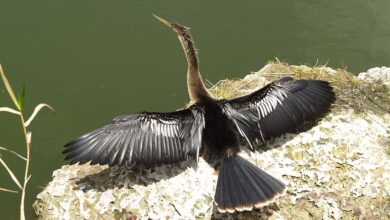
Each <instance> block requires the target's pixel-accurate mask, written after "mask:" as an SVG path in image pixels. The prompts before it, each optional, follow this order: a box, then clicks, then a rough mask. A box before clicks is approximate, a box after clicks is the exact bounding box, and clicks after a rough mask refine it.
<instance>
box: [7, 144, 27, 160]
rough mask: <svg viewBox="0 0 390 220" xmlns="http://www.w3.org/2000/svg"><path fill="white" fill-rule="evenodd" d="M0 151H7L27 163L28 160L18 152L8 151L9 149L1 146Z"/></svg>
mask: <svg viewBox="0 0 390 220" xmlns="http://www.w3.org/2000/svg"><path fill="white" fill-rule="evenodd" d="M0 150H4V151H7V152H9V153H11V154H14V155H15V156H17V157H19V158H20V159H23V160H25V161H27V159H26V158H25V157H23V156H22V155H20V154H18V153H16V152H15V151H13V150H8V149H7V148H5V147H1V146H0Z"/></svg>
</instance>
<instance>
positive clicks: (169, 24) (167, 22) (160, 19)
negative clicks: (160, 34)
mask: <svg viewBox="0 0 390 220" xmlns="http://www.w3.org/2000/svg"><path fill="white" fill-rule="evenodd" d="M153 16H154V17H155V18H157V20H159V21H161V22H162V23H163V24H165V25H166V26H168V27H169V28H171V27H172V24H171V23H170V22H169V21H166V20H164V19H162V18H160V17H159V16H157V15H153Z"/></svg>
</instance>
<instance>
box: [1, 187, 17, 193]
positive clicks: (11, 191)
mask: <svg viewBox="0 0 390 220" xmlns="http://www.w3.org/2000/svg"><path fill="white" fill-rule="evenodd" d="M0 191H4V192H10V193H18V191H15V190H10V189H5V188H1V187H0Z"/></svg>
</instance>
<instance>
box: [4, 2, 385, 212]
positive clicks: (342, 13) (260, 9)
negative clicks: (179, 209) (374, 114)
mask: <svg viewBox="0 0 390 220" xmlns="http://www.w3.org/2000/svg"><path fill="white" fill-rule="evenodd" d="M389 9H390V2H389V1H386V0H378V1H364V0H355V1H348V2H346V1H342V2H340V1H336V0H330V1H326V2H322V1H311V2H290V1H245V2H236V1H212V2H207V1H196V2H188V1H179V0H175V1H169V2H168V1H153V2H152V1H129V0H127V1H110V2H109V1H102V0H87V1H75V0H67V1H49V0H38V1H12V0H2V1H0V27H1V29H0V62H1V63H2V64H3V67H4V69H5V71H6V73H7V75H8V76H9V79H10V81H11V82H12V83H13V84H14V87H15V89H16V90H19V89H20V88H21V87H22V85H23V83H26V85H27V97H26V98H27V103H26V109H27V113H28V114H31V112H32V108H33V106H34V105H35V104H38V103H40V102H47V103H49V104H51V105H52V106H53V107H54V108H55V109H56V114H55V115H54V116H53V115H52V114H51V113H49V112H47V111H43V112H42V114H40V115H39V116H38V118H37V120H36V121H34V122H33V125H32V126H31V130H32V131H33V150H32V167H31V168H32V179H31V182H30V184H29V188H28V194H27V200H26V208H29V207H31V204H32V203H33V201H34V199H35V196H36V194H37V193H38V192H39V191H40V190H41V187H44V186H45V185H46V184H47V183H48V181H50V179H51V175H52V172H53V170H55V169H57V168H59V167H60V166H61V165H62V164H65V162H64V161H63V156H62V155H61V151H62V146H63V144H64V143H66V142H67V141H68V140H70V139H71V138H73V137H75V136H78V135H80V134H83V133H84V132H86V131H88V130H91V129H93V128H96V127H98V126H101V125H103V124H105V123H107V122H109V121H110V120H111V118H113V117H114V116H116V115H119V114H126V113H134V112H138V111H141V110H150V111H171V110H174V109H176V108H179V107H181V106H183V105H184V104H185V103H186V102H187V100H188V98H187V93H186V87H185V86H186V85H185V71H186V64H185V60H184V57H183V54H182V51H181V48H180V46H179V44H178V42H177V39H176V37H175V35H174V34H173V33H172V32H171V31H169V30H168V29H167V28H165V27H164V26H162V25H161V24H159V23H158V22H157V21H156V20H155V19H154V18H153V17H152V16H151V15H152V14H153V13H154V14H157V15H159V16H162V17H164V18H166V19H168V20H172V21H178V22H179V23H181V24H185V25H188V26H190V27H191V28H192V32H193V35H194V38H195V40H196V42H197V45H198V47H199V53H200V59H201V68H202V73H203V76H204V77H205V78H206V79H207V80H209V81H211V82H213V83H216V82H217V81H218V80H220V79H224V78H235V77H243V76H244V75H246V74H248V73H249V72H250V71H256V70H258V69H259V68H261V67H262V66H263V65H264V64H265V63H266V62H267V61H269V60H273V59H274V57H278V58H279V59H281V60H286V61H288V62H289V63H291V64H308V65H315V64H316V63H319V64H325V63H327V65H328V66H331V67H335V68H338V67H346V68H348V70H349V71H351V72H353V73H355V74H357V73H359V72H363V71H365V70H367V69H368V68H370V67H374V66H383V65H387V66H389V65H390V14H389V13H388V11H389ZM9 105H11V103H10V101H9V99H8V97H7V96H6V94H5V91H4V88H3V86H0V106H9ZM18 126H19V124H18V121H17V118H16V117H14V116H11V115H7V114H5V113H1V114H0V145H1V146H5V147H8V148H11V149H14V150H17V151H19V152H24V146H23V145H22V144H23V143H22V141H21V140H22V139H21V136H20V135H21V130H20V128H19V127H18ZM2 155H3V157H4V158H5V160H6V161H7V162H8V163H9V164H10V166H11V167H12V168H14V169H15V170H16V172H17V173H18V174H19V175H20V176H21V174H22V169H23V167H22V163H21V161H18V160H16V159H15V158H13V157H12V156H11V155H8V154H2ZM0 187H5V188H13V189H15V187H14V186H13V185H12V182H11V180H9V178H8V176H7V173H6V172H5V171H4V169H3V168H0ZM0 202H1V204H2V205H1V206H0V211H1V212H2V217H1V218H2V219H15V218H17V217H18V215H19V210H18V207H19V196H18V195H14V194H6V193H3V192H0ZM27 213H28V218H29V219H33V218H34V214H33V210H32V208H30V209H28V210H27Z"/></svg>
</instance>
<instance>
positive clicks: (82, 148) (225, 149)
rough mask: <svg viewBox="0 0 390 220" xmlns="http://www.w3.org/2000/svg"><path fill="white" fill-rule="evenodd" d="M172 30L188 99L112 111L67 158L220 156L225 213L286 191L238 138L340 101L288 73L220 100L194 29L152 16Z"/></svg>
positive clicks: (249, 142) (150, 162)
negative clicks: (170, 106)
mask: <svg viewBox="0 0 390 220" xmlns="http://www.w3.org/2000/svg"><path fill="white" fill-rule="evenodd" d="M154 16H155V17H156V18H157V19H158V20H159V21H161V22H162V23H163V24H164V25H166V26H168V27H169V28H170V29H171V30H172V31H174V32H175V33H176V35H177V37H178V39H179V41H180V43H181V46H182V48H183V51H184V55H185V58H186V61H187V64H188V69H187V87H188V95H189V98H190V105H189V106H188V107H186V108H183V109H179V110H176V111H173V112H164V113H160V112H141V113H137V114H129V115H122V116H118V117H115V118H114V119H113V120H112V122H111V123H110V124H108V125H105V126H103V127H101V128H98V129H96V130H93V131H91V132H89V133H87V134H85V135H82V136H80V137H78V138H76V139H74V140H72V141H70V142H69V143H67V144H66V145H65V147H64V148H65V149H64V151H63V153H64V154H65V155H66V156H65V159H66V160H69V163H70V164H77V163H78V164H86V163H90V164H91V165H95V164H99V165H108V166H110V167H114V166H117V167H137V166H158V165H162V164H174V163H178V162H181V161H186V160H189V159H193V160H195V161H199V157H201V156H203V157H204V158H212V159H207V162H209V163H211V160H218V161H219V166H218V168H217V169H219V170H218V172H217V173H218V180H217V185H216V190H215V195H214V204H215V206H216V207H217V209H218V211H219V212H221V213H225V212H228V213H234V212H242V211H251V210H253V209H255V208H261V207H263V206H266V205H268V204H269V203H271V202H273V201H274V200H275V199H276V198H278V197H280V196H282V195H283V194H284V193H285V192H286V189H287V187H286V184H285V183H284V182H283V181H281V180H279V179H277V178H275V177H273V176H272V175H270V174H268V173H266V172H265V171H263V170H262V169H261V168H259V167H257V166H256V165H254V164H253V163H251V162H250V161H248V160H246V159H244V158H243V157H242V156H240V155H239V152H240V151H241V149H240V146H242V145H241V144H240V143H241V142H242V141H244V142H246V144H245V146H247V147H248V148H249V150H251V151H255V150H256V149H255V144H259V143H260V144H261V143H262V144H264V143H266V141H267V140H269V139H272V138H275V137H278V136H281V135H283V134H285V133H289V132H296V130H297V128H299V127H300V126H301V125H302V124H303V123H305V122H307V121H316V120H319V119H321V118H323V117H324V116H325V115H326V113H328V112H329V111H330V109H331V106H332V104H333V103H334V101H335V99H336V98H335V93H334V91H333V87H332V85H331V84H330V83H329V82H327V81H322V80H295V79H293V78H292V77H283V78H281V79H278V80H276V81H273V82H271V83H269V84H267V85H266V86H264V87H262V88H260V89H257V90H256V91H254V92H252V93H250V94H248V95H244V96H241V97H238V98H232V99H217V98H214V97H213V95H212V94H211V93H210V91H209V90H208V89H207V88H206V86H205V84H204V83H203V80H202V77H201V74H200V68H199V59H198V52H197V49H196V47H195V43H194V39H193V37H192V35H191V33H190V28H188V27H186V26H183V25H180V24H178V23H171V22H168V21H166V20H164V19H163V18H160V17H158V16H156V15H154Z"/></svg>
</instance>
